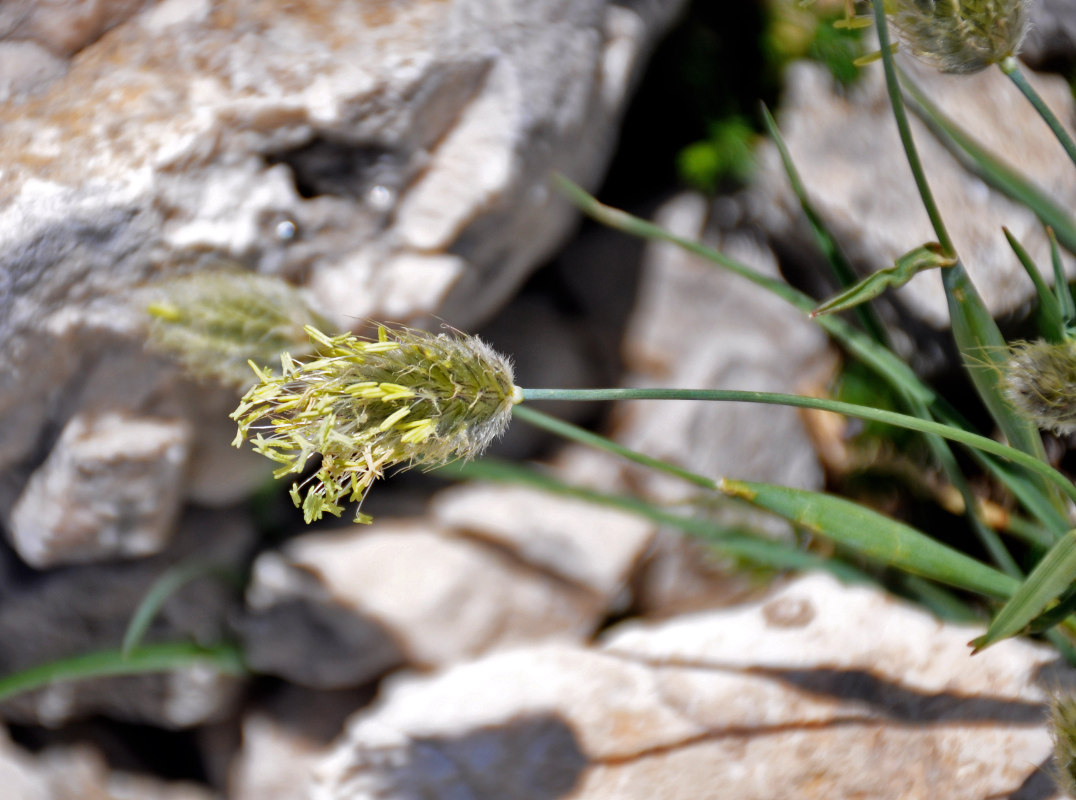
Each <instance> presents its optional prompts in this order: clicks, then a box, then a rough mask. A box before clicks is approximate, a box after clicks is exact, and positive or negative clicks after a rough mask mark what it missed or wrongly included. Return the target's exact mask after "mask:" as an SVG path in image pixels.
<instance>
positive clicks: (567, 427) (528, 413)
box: [512, 397, 717, 489]
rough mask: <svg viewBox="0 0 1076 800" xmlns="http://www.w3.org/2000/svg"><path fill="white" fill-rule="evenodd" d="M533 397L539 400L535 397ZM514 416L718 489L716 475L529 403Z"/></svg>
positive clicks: (514, 413)
mask: <svg viewBox="0 0 1076 800" xmlns="http://www.w3.org/2000/svg"><path fill="white" fill-rule="evenodd" d="M531 399H537V398H534V397H532V398H531ZM548 399H551V400H558V399H564V398H554V397H550V398H548ZM577 399H593V398H577ZM512 415H513V416H515V417H518V418H519V419H521V420H524V421H525V422H527V423H529V424H531V425H534V426H535V427H536V428H541V429H542V430H546V431H549V432H550V433H555V434H556V435H557V436H561V437H563V438H565V439H570V440H572V441H576V442H579V443H580V444H585V445H588V446H589V447H594V448H597V449H598V450H605V451H606V452H608V453H613V454H614V455H618V456H620V457H622V458H626V459H627V460H628V461H634V462H635V463H636V464H641V465H642V466H644V467H649V468H650V469H654V470H657V471H658V472H664V473H665V474H667V475H672V476H673V477H674V478H680V479H681V480H685V481H687V482H688V483H692V484H694V485H695V486H698V487H700V488H703V489H716V488H717V482H716V481H715V480H714V479H713V478H707V477H706V476H705V475H699V474H698V473H695V472H692V471H691V470H687V469H683V468H681V467H678V466H676V465H675V464H669V463H668V462H666V461H662V460H661V459H658V458H651V457H650V456H647V455H644V454H642V453H640V452H638V451H635V450H632V449H631V448H630V447H625V446H624V445H622V444H619V443H617V442H614V441H613V440H612V439H606V438H605V437H604V436H599V435H598V434H596V433H591V432H590V431H587V430H584V429H583V428H580V427H578V426H577V425H572V424H571V423H570V422H564V421H563V420H559V419H557V418H556V417H551V416H550V415H549V414H543V413H542V412H541V411H538V410H537V409H533V408H527V407H526V406H520V405H517V406H515V407H514V408H513V409H512Z"/></svg>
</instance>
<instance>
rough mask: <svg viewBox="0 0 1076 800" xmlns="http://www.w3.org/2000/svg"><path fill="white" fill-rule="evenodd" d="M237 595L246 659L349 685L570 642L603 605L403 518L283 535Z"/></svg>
mask: <svg viewBox="0 0 1076 800" xmlns="http://www.w3.org/2000/svg"><path fill="white" fill-rule="evenodd" d="M247 599H248V604H249V605H250V607H251V609H252V611H253V614H252V617H251V619H250V620H249V621H248V622H247V623H246V624H245V630H246V640H247V648H246V649H247V653H248V660H249V661H250V663H251V664H252V665H253V666H254V667H255V668H257V669H260V670H263V671H269V672H273V673H275V674H283V675H286V676H287V677H289V678H291V679H292V680H294V681H296V682H298V683H300V684H304V685H310V686H322V687H334V686H355V685H359V684H361V683H363V682H365V681H368V680H371V679H373V678H375V677H377V676H379V675H380V674H381V673H382V672H384V671H385V670H386V669H387V668H388V667H391V666H395V665H397V664H400V663H409V664H412V665H416V666H421V667H431V666H438V665H443V664H447V663H452V662H454V661H457V660H459V659H461V658H468V657H473V656H475V655H477V654H479V653H483V652H487V651H489V650H495V649H503V648H505V647H510V646H513V645H518V644H520V643H522V642H529V641H540V640H549V639H568V640H579V639H581V638H583V637H585V636H587V635H589V634H590V633H591V632H592V631H593V630H594V628H595V626H596V625H597V624H598V622H599V621H600V619H601V616H602V614H603V612H604V605H603V603H602V602H601V599H600V598H598V597H597V596H595V595H593V594H591V593H590V592H587V591H585V590H583V589H581V588H577V587H573V586H571V585H568V584H566V583H564V582H563V581H560V580H556V579H553V578H551V577H550V576H548V575H546V574H543V573H541V572H538V571H537V570H533V569H529V568H527V567H526V566H525V565H521V564H519V563H517V562H516V561H515V560H513V559H512V558H510V557H507V556H505V555H504V554H502V553H499V552H498V551H497V550H495V549H494V548H491V547H488V546H484V545H482V544H479V543H476V542H473V541H469V540H467V539H464V538H459V537H456V536H453V535H451V533H449V532H447V531H444V530H438V529H437V528H436V527H434V526H431V525H429V524H427V523H422V522H406V521H399V522H388V521H382V522H379V523H378V525H377V527H376V528H375V529H373V530H370V531H365V530H362V529H357V528H355V527H350V528H347V529H344V530H341V531H339V532H337V533H332V534H310V535H307V536H302V537H300V538H297V539H294V540H292V541H291V542H289V543H288V545H287V546H286V547H285V548H284V551H283V553H282V554H281V555H276V554H266V555H263V556H261V557H260V558H259V559H258V562H257V563H256V564H255V568H254V577H253V581H252V583H251V586H250V588H249V589H248V597H247ZM285 611H286V612H287V613H285ZM310 619H315V620H318V624H317V625H316V626H315V625H311V624H310ZM260 620H261V621H260ZM268 620H272V621H273V624H268V623H267V622H265V621H268ZM329 620H331V621H329ZM306 630H314V631H317V633H318V635H317V636H311V635H308V634H305V633H304V631H306ZM289 653H290V654H291V655H290V656H289ZM338 662H339V663H338Z"/></svg>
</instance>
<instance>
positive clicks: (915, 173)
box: [874, 3, 956, 272]
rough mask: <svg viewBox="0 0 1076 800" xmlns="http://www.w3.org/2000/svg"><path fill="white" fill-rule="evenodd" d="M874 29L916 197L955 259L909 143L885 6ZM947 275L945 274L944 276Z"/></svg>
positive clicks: (879, 7) (879, 5)
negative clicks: (890, 44)
mask: <svg viewBox="0 0 1076 800" xmlns="http://www.w3.org/2000/svg"><path fill="white" fill-rule="evenodd" d="M874 26H875V28H876V29H877V31H878V47H879V49H880V50H881V52H882V64H883V66H884V67H885V84H886V89H887V90H888V91H889V99H890V104H891V105H892V106H893V117H894V119H895V120H896V123H897V132H898V133H899V134H900V142H901V144H902V145H903V146H904V153H905V156H906V157H907V159H908V166H909V167H910V168H911V170H912V177H913V178H915V185H916V187H917V188H918V189H919V196H920V197H921V198H922V199H923V207H924V208H925V209H926V212H927V216H928V217H930V224H931V225H932V226H934V234H935V235H936V236H937V237H938V243H939V244H940V245H941V246H942V251H943V252H944V255H947V256H953V257H955V256H956V248H955V247H954V246H953V240H952V238H950V236H949V231H948V229H946V227H945V221H944V220H943V219H942V215H941V211H939V210H938V204H937V203H936V202H935V201H934V193H933V192H932V191H931V190H930V184H929V183H928V182H927V176H926V172H925V171H924V170H923V162H922V161H920V159H919V151H918V150H917V149H916V147H915V140H914V139H912V129H911V126H910V125H909V124H908V114H907V112H906V111H905V109H904V101H903V98H902V95H901V92H900V79H899V78H898V77H897V71H896V69H894V66H893V56H892V52H891V50H890V46H889V26H888V25H887V24H886V18H885V4H884V3H875V4H874ZM887 56H888V57H887ZM950 269H956V267H951V268H950ZM948 271H949V270H946V272H948Z"/></svg>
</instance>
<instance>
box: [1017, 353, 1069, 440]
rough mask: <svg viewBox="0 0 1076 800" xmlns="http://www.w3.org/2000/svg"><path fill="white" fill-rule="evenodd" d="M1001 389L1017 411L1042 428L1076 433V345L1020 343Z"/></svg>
mask: <svg viewBox="0 0 1076 800" xmlns="http://www.w3.org/2000/svg"><path fill="white" fill-rule="evenodd" d="M1000 386H1001V390H1002V392H1003V393H1004V395H1005V397H1006V399H1008V401H1009V403H1010V404H1011V405H1012V406H1013V408H1014V409H1015V410H1016V411H1017V412H1018V413H1019V414H1020V415H1021V416H1023V417H1025V418H1026V419H1029V420H1031V421H1032V422H1034V423H1035V424H1036V425H1038V427H1040V428H1042V429H1044V430H1053V431H1056V432H1058V433H1072V432H1073V431H1076V342H1070V341H1065V342H1060V343H1057V344H1054V343H1051V342H1046V341H1043V340H1038V341H1034V342H1017V343H1016V344H1014V345H1012V347H1011V348H1010V354H1009V359H1008V361H1007V362H1006V363H1005V367H1004V371H1003V373H1002V375H1001V382H1000Z"/></svg>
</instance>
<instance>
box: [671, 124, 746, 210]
mask: <svg viewBox="0 0 1076 800" xmlns="http://www.w3.org/2000/svg"><path fill="white" fill-rule="evenodd" d="M756 139H757V134H756V133H755V130H754V128H752V127H751V126H750V125H749V124H748V123H747V121H746V120H745V119H744V118H743V117H739V116H734V117H729V118H727V119H722V120H718V121H715V122H711V123H710V125H709V130H708V135H707V137H706V138H705V139H703V140H702V141H699V142H695V143H694V144H691V145H688V146H687V147H685V148H684V149H683V150H681V151H680V154H679V156H677V167H678V169H679V172H680V176H681V177H682V178H683V180H684V181H685V182H686V183H688V184H689V185H691V186H693V187H695V188H696V189H699V190H700V191H704V192H713V191H714V190H716V189H717V187H718V185H719V184H721V183H722V182H725V181H734V182H736V183H746V182H747V180H748V179H749V178H750V177H751V173H752V172H753V171H754V169H755V154H754V143H755V140H756Z"/></svg>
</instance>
